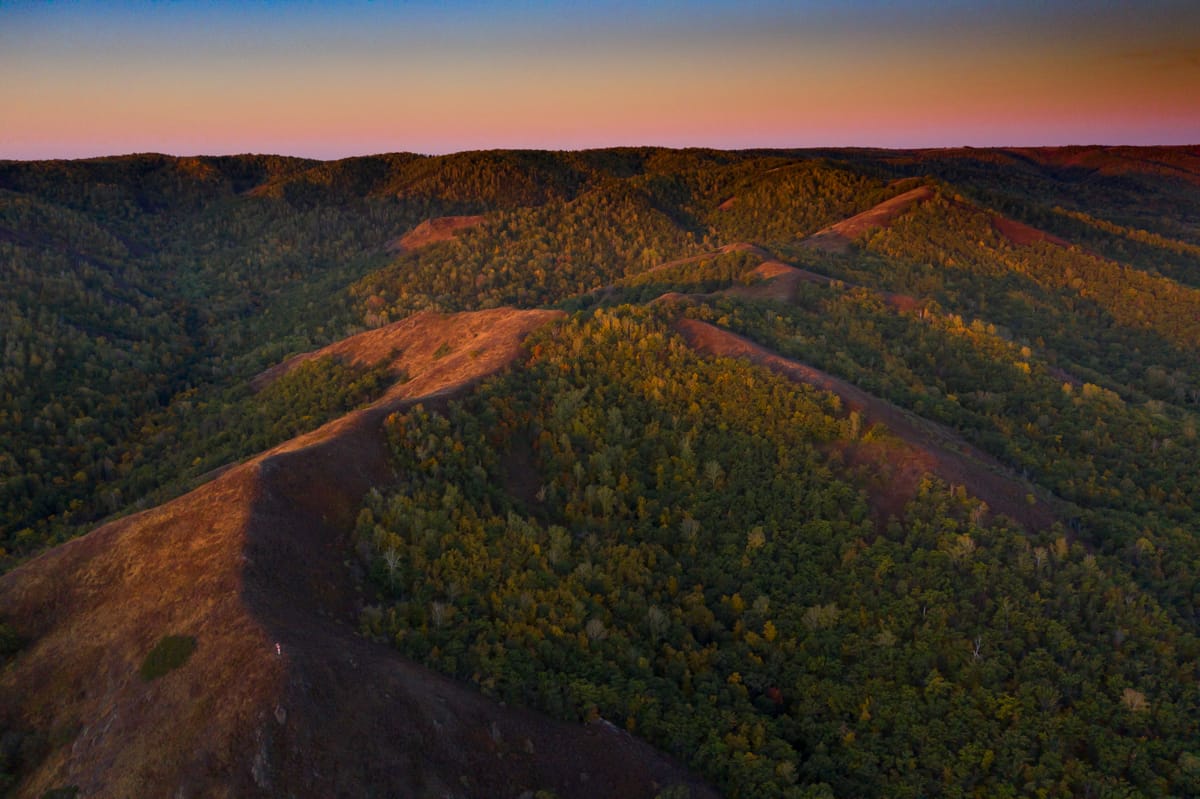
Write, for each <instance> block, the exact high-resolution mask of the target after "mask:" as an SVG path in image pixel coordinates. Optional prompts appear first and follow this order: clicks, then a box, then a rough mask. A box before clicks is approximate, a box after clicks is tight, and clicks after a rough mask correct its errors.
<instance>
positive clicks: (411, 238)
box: [386, 216, 484, 254]
mask: <svg viewBox="0 0 1200 799" xmlns="http://www.w3.org/2000/svg"><path fill="white" fill-rule="evenodd" d="M483 220H484V217H482V216H438V217H434V218H432V219H426V220H425V221H424V222H422V223H421V224H419V225H417V226H416V227H415V228H413V229H412V230H410V231H408V232H407V233H405V234H404V235H403V236H400V237H398V238H395V239H392V240H391V241H389V242H388V243H387V245H386V246H387V249H388V250H389V251H391V252H395V253H400V254H403V253H406V252H412V251H413V250H419V249H420V248H422V247H426V246H428V245H430V244H433V243H435V242H439V241H449V240H450V239H452V238H454V237H455V236H457V235H458V233H459V231H461V230H466V229H468V228H472V227H475V226H476V225H478V224H480V223H482V222H483Z"/></svg>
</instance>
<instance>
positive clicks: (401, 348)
mask: <svg viewBox="0 0 1200 799" xmlns="http://www.w3.org/2000/svg"><path fill="white" fill-rule="evenodd" d="M562 315H563V314H562V312H560V311H518V310H515V309H512V308H495V309H492V310H487V311H476V312H474V313H465V314H439V313H435V312H434V311H422V312H421V313H418V314H413V315H412V316H409V317H406V318H404V319H401V320H400V321H398V322H393V323H391V324H389V325H384V326H383V327H379V328H376V329H374V330H368V331H366V332H365V333H359V334H358V335H355V336H351V337H350V338H347V339H342V340H341V341H338V342H335V343H333V344H330V345H329V346H327V347H322V348H321V349H319V350H314V351H312V352H305V353H301V354H300V355H294V356H292V357H291V358H288V359H287V360H286V361H284V362H283V363H280V364H277V365H275V366H272V367H271V368H270V369H267V370H266V371H265V372H262V373H261V374H259V375H257V376H255V377H254V379H253V380H251V381H250V385H251V387H252V388H254V390H255V391H261V390H262V389H263V388H265V387H267V386H269V385H270V384H271V383H273V382H274V381H276V380H278V379H279V378H280V377H283V376H284V375H285V374H287V373H288V372H290V371H292V370H293V369H295V368H296V367H297V366H299V365H300V364H302V363H304V362H305V361H311V360H313V359H314V358H321V357H324V356H327V355H328V356H332V357H334V358H337V359H339V360H342V361H344V362H347V363H352V364H355V365H357V366H377V365H378V364H380V363H384V362H386V363H388V364H389V365H390V366H391V368H392V369H393V371H395V372H396V373H397V374H399V373H407V374H409V375H411V376H413V379H414V381H415V384H416V387H417V388H416V389H415V390H424V388H425V387H426V386H428V385H430V384H431V383H439V382H448V383H453V382H455V381H456V380H457V379H459V378H458V375H459V374H460V373H461V374H470V373H472V372H473V371H475V370H476V369H478V368H480V366H481V364H480V363H479V362H480V361H481V360H482V361H483V364H487V363H489V362H491V361H493V360H494V358H495V357H496V356H498V357H500V358H502V359H503V358H511V357H512V356H513V354H514V353H513V352H510V350H509V348H508V346H507V345H508V343H509V342H511V341H513V340H514V337H516V338H517V339H518V340H519V338H520V337H521V336H523V335H524V334H525V333H526V332H528V331H529V329H531V326H534V327H536V326H538V325H541V324H544V323H545V322H548V321H550V320H551V319H555V318H558V317H561V316H562ZM397 390H399V389H398V388H394V389H393V391H397ZM413 390H414V387H413V386H407V385H406V386H405V387H404V393H406V394H411V393H412V392H413Z"/></svg>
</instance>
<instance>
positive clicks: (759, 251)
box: [639, 241, 771, 275]
mask: <svg viewBox="0 0 1200 799" xmlns="http://www.w3.org/2000/svg"><path fill="white" fill-rule="evenodd" d="M731 252H749V253H753V254H755V255H757V256H758V257H759V258H770V257H771V254H770V253H769V252H767V251H766V250H764V249H763V248H762V247H758V246H756V245H754V244H748V243H747V242H744V241H739V242H737V243H735V244H726V245H725V246H724V247H719V248H717V249H715V250H710V251H709V252H702V253H700V254H699V255H689V256H687V257H686V258H676V259H675V260H674V261H666V262H665V263H661V264H659V265H658V266H655V267H652V268H650V269H647V270H646V271H645V272H641V273H639V274H642V275H648V274H652V273H654V272H659V271H662V270H663V269H670V268H671V267H675V266H684V265H685V264H697V263H700V262H701V261H704V260H707V259H709V258H715V257H717V256H718V255H727V254H728V253H731Z"/></svg>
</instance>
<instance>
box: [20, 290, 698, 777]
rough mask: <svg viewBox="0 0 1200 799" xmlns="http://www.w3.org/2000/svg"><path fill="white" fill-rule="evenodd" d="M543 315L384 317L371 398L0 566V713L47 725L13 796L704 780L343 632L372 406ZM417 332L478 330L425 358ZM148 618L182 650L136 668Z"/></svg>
mask: <svg viewBox="0 0 1200 799" xmlns="http://www.w3.org/2000/svg"><path fill="white" fill-rule="evenodd" d="M557 315H558V314H555V313H553V312H536V311H534V312H515V311H511V310H505V311H492V312H486V313H484V314H460V315H457V316H432V317H431V316H427V317H425V321H426V323H427V326H423V325H421V324H415V323H414V324H413V325H411V326H410V327H409V328H401V332H402V333H403V335H398V336H397V339H398V340H399V341H400V343H401V345H404V346H405V347H406V349H405V353H406V354H405V355H404V356H402V357H401V358H400V359H399V361H398V366H400V367H401V368H404V369H406V370H407V371H408V372H409V373H410V374H412V375H413V376H414V377H413V379H412V380H411V381H409V382H407V383H404V384H402V385H400V386H398V387H396V389H395V390H393V391H392V392H390V393H389V394H388V396H386V397H385V398H384V399H382V400H380V401H379V402H378V403H376V404H375V405H373V406H371V407H370V408H367V409H364V410H361V411H357V412H355V413H352V414H349V415H347V416H345V417H343V418H341V419H338V420H336V421H334V422H331V423H330V424H328V425H325V426H324V427H322V428H320V429H318V430H316V431H314V432H312V433H309V434H307V435H305V436H302V437H300V438H298V439H296V440H294V441H291V442H289V443H287V444H285V445H282V446H280V447H277V448H275V449H274V450H271V451H269V452H266V453H263V454H262V455H260V456H258V457H256V458H254V459H252V460H250V461H248V462H246V463H243V464H240V465H238V466H236V467H234V468H232V469H230V470H228V471H226V472H225V473H224V474H222V475H221V476H220V477H218V478H217V479H215V480H213V481H212V482H210V483H208V484H206V485H204V486H201V487H200V488H198V489H196V490H195V491H193V492H191V493H189V494H187V495H185V496H183V497H180V498H178V499H176V500H174V501H172V502H170V503H167V504H165V505H163V506H160V507H158V508H154V509H152V510H149V511H146V512H144V513H141V514H138V515H136V516H131V517H128V518H125V519H121V520H119V521H116V522H113V523H111V524H107V525H105V526H103V527H101V528H98V529H97V530H95V531H93V532H92V533H90V534H88V535H86V536H84V537H82V538H79V539H76V540H74V541H71V542H69V543H67V544H64V545H63V546H61V547H58V548H57V549H54V550H52V551H50V552H48V553H46V554H45V555H43V556H42V557H40V558H38V559H36V560H34V561H32V562H30V563H28V564H26V565H24V566H22V567H21V568H19V569H17V570H15V571H13V572H10V573H9V574H7V575H4V576H3V577H2V578H0V608H2V609H3V613H4V615H5V617H6V618H7V620H9V621H10V622H11V623H13V624H14V625H15V626H16V627H17V629H18V632H19V633H21V634H22V635H24V636H26V637H27V638H29V639H32V641H31V643H30V644H29V645H28V646H27V647H26V648H25V649H24V650H23V651H22V652H21V653H20V654H19V655H18V656H17V658H16V660H15V661H14V662H13V663H12V664H10V666H9V668H8V669H7V670H6V671H5V672H4V674H3V675H2V677H0V712H2V713H4V715H5V717H6V718H5V719H4V720H5V721H6V722H7V723H9V724H10V726H12V727H15V728H17V729H34V730H39V731H43V732H44V733H45V734H46V736H47V741H48V743H47V745H46V748H47V750H48V751H47V752H46V754H45V757H44V758H43V759H42V761H41V764H40V766H39V767H38V768H37V769H36V770H35V771H34V772H33V773H32V774H29V775H27V776H26V778H25V780H24V781H23V782H22V783H21V784H20V785H19V786H18V787H17V789H16V796H19V797H38V796H41V795H42V793H43V792H45V791H46V790H47V789H50V788H54V787H58V786H66V785H75V786H78V787H79V789H80V795H82V796H88V797H130V796H179V797H199V796H203V797H245V796H298V797H331V796H406V797H407V796H414V797H419V796H480V797H483V796H486V797H492V796H499V797H503V796H512V797H515V796H518V795H520V794H521V793H522V792H523V791H526V790H533V791H536V790H538V789H543V788H544V789H549V790H552V791H554V792H555V793H557V795H559V796H563V797H568V796H584V797H607V796H646V797H649V796H653V795H654V794H655V793H656V792H657V791H658V790H660V789H661V787H662V786H665V785H668V784H672V783H675V782H688V783H689V784H691V785H692V786H693V796H696V795H701V796H706V795H712V794H711V792H710V791H708V790H707V789H705V788H704V787H703V786H701V785H698V784H695V783H694V782H692V781H691V780H689V778H688V777H687V776H686V775H685V774H684V773H683V772H682V771H681V770H680V769H678V768H677V767H675V766H674V765H673V764H671V763H669V762H668V761H666V760H665V759H664V758H662V757H661V756H659V755H657V754H656V753H655V752H653V750H651V749H650V748H649V747H648V746H646V745H645V744H643V743H641V742H639V741H637V740H635V739H633V738H632V737H630V736H628V735H626V734H624V733H621V732H618V731H616V730H615V729H613V728H611V727H609V726H608V725H605V724H593V725H589V726H580V725H572V724H565V723H559V722H554V721H550V720H548V719H546V718H543V717H541V716H539V715H537V714H535V713H532V712H528V711H524V710H521V709H516V708H506V707H503V706H501V705H499V704H497V703H496V702H493V701H492V700H489V699H487V698H486V697H484V696H483V695H481V694H479V693H478V692H476V691H474V690H472V689H471V688H469V687H467V686H463V685H459V684H457V683H455V682H453V681H451V680H448V679H446V678H443V677H441V676H439V675H436V674H434V673H432V672H430V671H429V670H427V669H424V668H422V667H420V666H417V665H415V664H413V663H410V662H408V661H406V660H404V659H403V658H401V657H400V656H399V655H398V654H397V653H395V652H394V651H393V650H391V649H390V648H388V647H387V646H385V645H382V644H377V643H374V642H370V641H367V640H365V639H362V638H360V637H358V636H356V635H355V634H354V632H353V626H354V623H355V616H356V610H357V602H356V599H355V592H354V587H353V586H354V580H353V579H352V575H351V574H350V569H349V567H348V566H347V565H346V564H345V562H344V559H345V544H346V535H347V533H348V531H349V530H350V528H351V527H352V525H353V521H354V518H355V514H356V511H357V508H358V507H359V503H360V501H361V498H362V496H363V494H364V492H366V491H367V490H368V489H369V488H370V487H371V486H372V485H376V484H379V483H382V482H386V481H387V480H388V479H390V477H391V473H390V472H391V470H390V466H389V463H388V459H387V453H386V444H385V442H384V440H383V436H382V435H381V432H380V426H381V424H382V422H383V421H384V419H385V418H386V417H387V416H388V414H390V413H392V412H394V411H396V410H399V409H402V408H405V407H407V406H409V405H411V404H412V403H414V402H416V401H423V402H425V403H427V404H431V403H432V404H436V403H439V402H444V401H445V400H446V399H447V398H448V397H450V396H452V395H453V394H455V393H456V392H459V391H461V390H463V389H464V387H466V386H468V385H469V384H470V383H471V382H473V381H477V380H479V379H481V378H482V377H483V376H485V375H487V374H490V373H492V372H495V371H497V370H498V369H501V368H503V367H504V366H505V365H506V364H508V363H509V362H510V361H511V360H512V359H513V358H514V357H515V356H516V355H517V353H518V352H519V347H520V339H521V336H522V335H524V334H525V333H527V332H529V331H530V330H532V329H534V328H536V327H538V326H539V325H541V324H544V323H545V322H546V321H548V320H549V319H551V318H554V317H555V316H557ZM481 324H483V325H484V326H488V325H490V330H491V331H492V333H491V335H490V336H488V335H485V334H483V333H481V332H480V326H481ZM422 335H425V336H427V337H430V338H432V339H433V340H437V339H446V340H452V341H459V340H462V341H471V342H474V344H475V345H477V346H476V349H475V350H472V351H468V350H465V349H463V350H462V351H459V352H451V353H450V354H446V355H443V356H441V357H439V358H436V359H435V358H432V357H431V356H429V355H428V354H427V353H425V349H427V347H425V348H423V346H424V345H418V344H417V343H416V342H417V340H418V339H419V338H420V337H421V336H422ZM432 346H434V347H436V346H438V345H437V344H433V345H432ZM165 634H180V635H190V636H194V637H195V639H196V642H197V648H196V651H195V653H194V654H193V655H192V657H191V658H190V660H188V661H187V662H186V663H185V664H184V665H183V666H182V667H180V668H178V669H176V670H175V671H172V672H169V673H167V674H166V675H165V676H162V677H160V678H159V679H157V680H154V681H153V682H144V681H143V680H142V679H141V677H140V676H139V674H138V669H139V666H140V664H141V662H142V659H143V658H144V656H145V655H146V653H147V652H148V651H149V650H150V649H151V647H152V646H153V645H154V644H155V642H156V641H158V640H159V638H160V637H161V636H163V635H165ZM277 647H278V648H277Z"/></svg>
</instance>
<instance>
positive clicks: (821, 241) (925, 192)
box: [801, 186, 934, 252]
mask: <svg viewBox="0 0 1200 799" xmlns="http://www.w3.org/2000/svg"><path fill="white" fill-rule="evenodd" d="M933 195H934V192H933V189H932V188H931V187H929V186H918V187H917V188H915V189H910V190H909V191H906V192H904V193H903V194H898V195H896V196H895V197H893V198H892V199H890V200H885V201H884V202H881V203H879V204H878V205H876V206H875V207H873V208H869V209H867V210H866V211H863V212H862V213H861V214H856V215H855V216H852V217H850V218H849V219H843V220H842V221H841V222H838V223H837V224H834V225H830V226H829V227H827V228H824V229H822V230H818V231H817V232H816V233H814V234H812V235H811V236H809V237H808V238H807V239H805V240H804V241H803V242H801V246H803V247H810V248H812V249H816V250H825V251H827V252H846V251H848V250H849V249H850V242H851V241H853V240H854V239H856V238H858V237H859V236H861V235H862V234H864V233H866V232H867V231H869V230H873V229H875V228H880V227H887V226H888V225H889V224H890V223H891V222H892V220H893V219H895V218H896V217H898V216H900V215H901V214H903V213H904V212H905V211H907V210H908V209H909V208H912V207H913V206H914V205H916V204H918V203H922V202H925V201H926V200H928V199H929V198H930V197H932V196H933Z"/></svg>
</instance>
